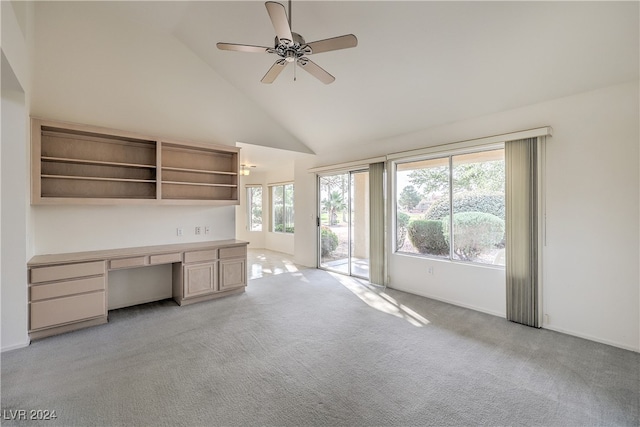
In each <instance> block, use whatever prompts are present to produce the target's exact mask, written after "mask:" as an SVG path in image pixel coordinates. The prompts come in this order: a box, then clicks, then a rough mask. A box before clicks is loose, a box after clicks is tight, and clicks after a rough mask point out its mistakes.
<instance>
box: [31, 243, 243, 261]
mask: <svg viewBox="0 0 640 427" xmlns="http://www.w3.org/2000/svg"><path fill="white" fill-rule="evenodd" d="M248 244H249V242H245V241H243V240H235V239H229V240H210V241H207V242H193V243H174V244H168V245H155V246H139V247H133V248H115V249H106V250H99V251H85V252H71V253H61V254H47V255H36V256H34V257H33V258H31V259H30V260H29V262H28V263H27V267H39V266H46V265H51V264H67V263H73V262H86V261H103V260H110V259H117V258H125V257H132V256H145V255H158V254H165V253H172V252H188V251H192V250H200V249H220V248H225V247H229V246H240V245H248Z"/></svg>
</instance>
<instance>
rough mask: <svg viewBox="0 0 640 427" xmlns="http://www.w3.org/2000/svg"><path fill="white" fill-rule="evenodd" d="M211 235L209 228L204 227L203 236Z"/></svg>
mask: <svg viewBox="0 0 640 427" xmlns="http://www.w3.org/2000/svg"><path fill="white" fill-rule="evenodd" d="M210 233H211V228H209V226H208V225H205V226H204V234H210Z"/></svg>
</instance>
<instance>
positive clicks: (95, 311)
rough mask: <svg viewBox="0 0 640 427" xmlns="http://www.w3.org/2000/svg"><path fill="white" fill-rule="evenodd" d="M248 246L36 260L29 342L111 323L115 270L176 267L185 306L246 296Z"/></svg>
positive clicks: (205, 245) (228, 243)
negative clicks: (110, 278)
mask: <svg viewBox="0 0 640 427" xmlns="http://www.w3.org/2000/svg"><path fill="white" fill-rule="evenodd" d="M247 244H248V242H244V241H240V240H218V241H210V242H198V243H180V244H174V245H160V246H144V247H135V248H121V249H109V250H104V251H89V252H75V253H65V254H52V255H37V256H34V257H33V258H31V260H30V261H29V262H28V264H27V267H28V269H29V337H30V338H31V339H38V338H43V337H46V336H50V335H54V334H59V333H62V332H67V331H72V330H75V329H80V328H85V327H88V326H94V325H99V324H102V323H106V322H107V320H108V306H107V302H108V298H107V292H108V274H109V271H110V270H119V269H123V268H136V267H144V266H149V265H160V264H173V267H172V272H173V278H172V283H173V299H174V300H175V301H176V302H177V303H178V304H179V305H185V304H191V303H195V302H200V301H205V300H210V299H214V298H220V297H224V296H227V295H233V294H237V293H241V292H244V289H245V287H246V285H247Z"/></svg>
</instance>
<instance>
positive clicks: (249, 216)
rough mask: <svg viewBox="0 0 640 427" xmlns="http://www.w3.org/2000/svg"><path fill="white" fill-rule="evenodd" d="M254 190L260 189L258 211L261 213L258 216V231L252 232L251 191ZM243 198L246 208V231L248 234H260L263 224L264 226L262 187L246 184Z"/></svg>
mask: <svg viewBox="0 0 640 427" xmlns="http://www.w3.org/2000/svg"><path fill="white" fill-rule="evenodd" d="M255 189H260V209H261V211H262V214H261V215H260V229H259V230H254V229H253V208H254V206H253V197H254V196H253V190H255ZM245 191H246V193H245V196H246V200H247V206H246V215H247V231H250V232H261V231H263V230H262V228H263V224H264V189H263V188H262V185H259V184H253V185H252V184H248V185H246V186H245Z"/></svg>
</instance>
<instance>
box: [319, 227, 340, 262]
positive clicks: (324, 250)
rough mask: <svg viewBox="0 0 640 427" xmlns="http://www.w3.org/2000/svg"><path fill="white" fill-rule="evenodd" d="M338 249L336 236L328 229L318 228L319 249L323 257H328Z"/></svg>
mask: <svg viewBox="0 0 640 427" xmlns="http://www.w3.org/2000/svg"><path fill="white" fill-rule="evenodd" d="M337 247H338V235H337V234H336V233H334V232H333V231H331V229H330V228H329V227H322V228H320V249H321V254H322V256H323V257H325V256H329V255H330V254H331V252H333V251H335V250H336V248H337Z"/></svg>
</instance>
